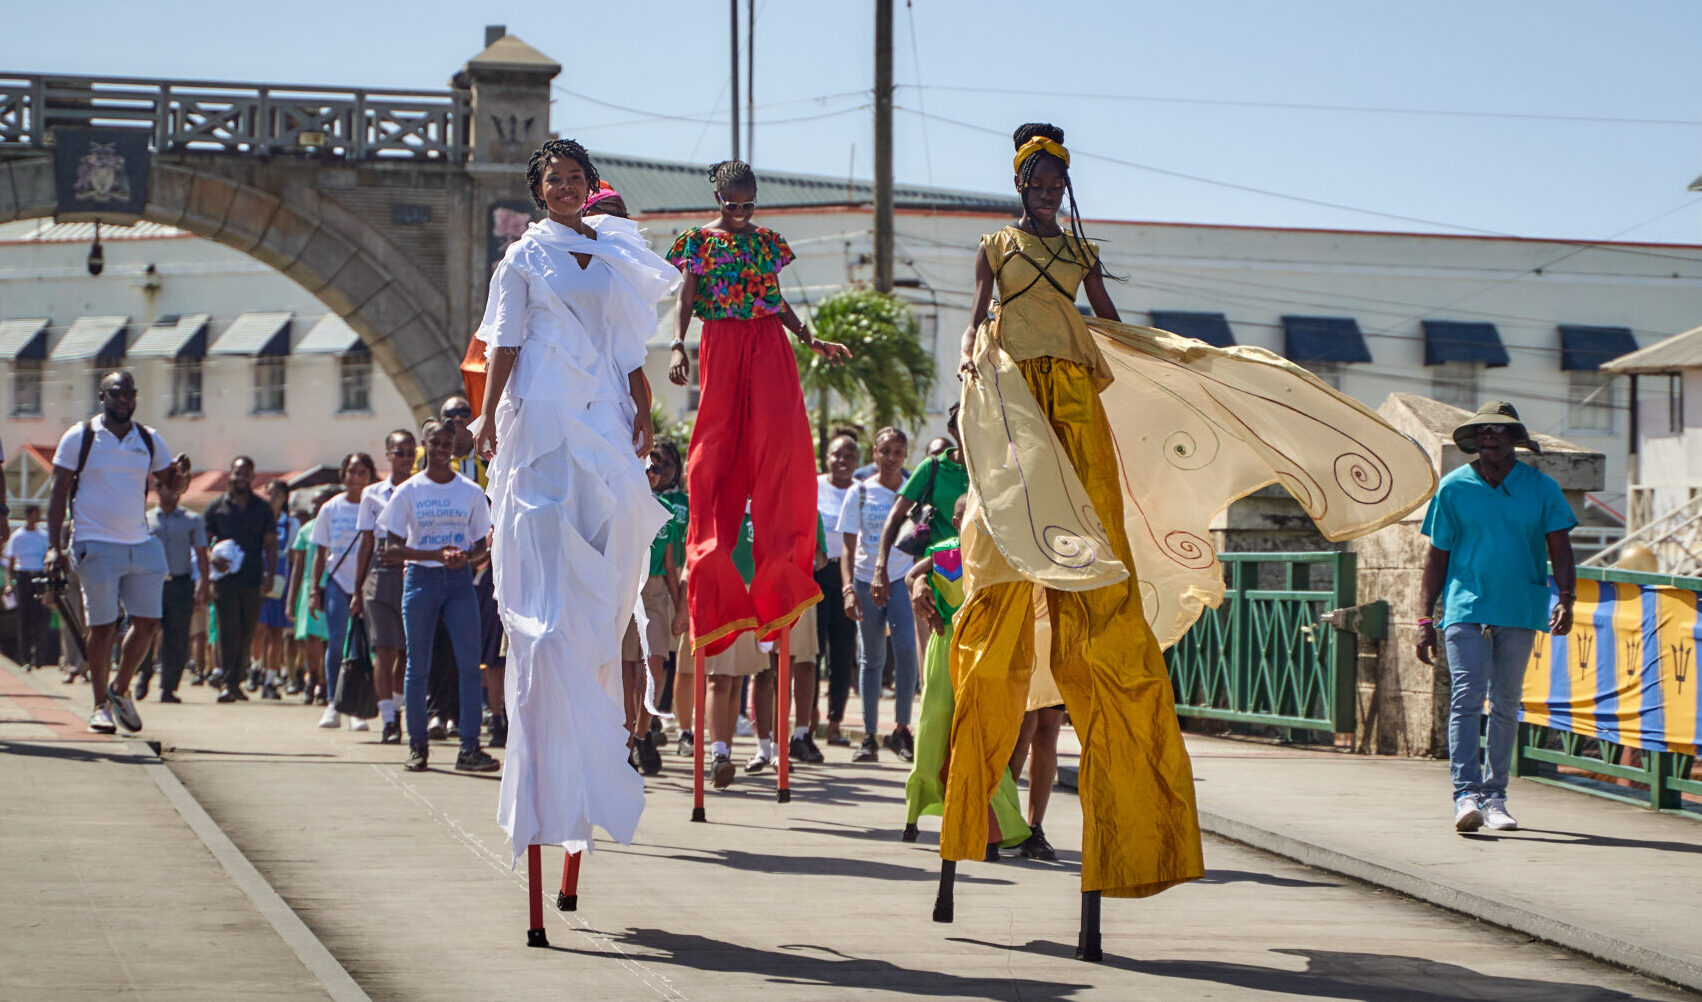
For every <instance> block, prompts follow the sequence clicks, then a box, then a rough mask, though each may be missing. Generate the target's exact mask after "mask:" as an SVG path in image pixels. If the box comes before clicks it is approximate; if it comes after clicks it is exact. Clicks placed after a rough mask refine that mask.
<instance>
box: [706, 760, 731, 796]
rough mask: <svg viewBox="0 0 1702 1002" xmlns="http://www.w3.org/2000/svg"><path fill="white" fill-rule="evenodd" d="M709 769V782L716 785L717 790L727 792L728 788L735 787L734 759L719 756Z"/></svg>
mask: <svg viewBox="0 0 1702 1002" xmlns="http://www.w3.org/2000/svg"><path fill="white" fill-rule="evenodd" d="M709 769H710V776H709V780H710V782H711V783H713V784H714V785H715V788H716V789H717V790H725V789H726V788H727V787H729V786H732V785H733V773H734V771H735V770H734V769H733V759H732V757H731V756H729V755H725V754H717V755H716V756H715V760H714V761H713V762H711V763H710V766H709Z"/></svg>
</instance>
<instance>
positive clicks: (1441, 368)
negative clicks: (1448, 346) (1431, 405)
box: [1430, 362, 1483, 411]
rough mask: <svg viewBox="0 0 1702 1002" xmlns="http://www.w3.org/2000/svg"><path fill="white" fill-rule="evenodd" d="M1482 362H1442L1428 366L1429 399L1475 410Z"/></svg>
mask: <svg viewBox="0 0 1702 1002" xmlns="http://www.w3.org/2000/svg"><path fill="white" fill-rule="evenodd" d="M1482 373H1483V363H1482V362H1443V363H1442V364H1441V365H1432V366H1430V397H1431V399H1433V400H1440V401H1442V402H1443V403H1445V404H1452V405H1453V406H1455V407H1463V408H1465V409H1466V410H1468V411H1475V410H1477V405H1478V377H1479V376H1480V375H1481V374H1482Z"/></svg>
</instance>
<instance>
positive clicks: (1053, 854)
mask: <svg viewBox="0 0 1702 1002" xmlns="http://www.w3.org/2000/svg"><path fill="white" fill-rule="evenodd" d="M1017 852H1020V853H1022V858H1023V859H1038V860H1040V861H1041V862H1043V863H1056V862H1057V861H1058V852H1057V850H1055V849H1053V848H1052V843H1050V842H1048V841H1046V833H1045V832H1044V831H1042V830H1041V828H1040V826H1039V825H1032V826H1030V827H1029V830H1028V839H1027V841H1025V842H1023V844H1022V845H1019V846H1017Z"/></svg>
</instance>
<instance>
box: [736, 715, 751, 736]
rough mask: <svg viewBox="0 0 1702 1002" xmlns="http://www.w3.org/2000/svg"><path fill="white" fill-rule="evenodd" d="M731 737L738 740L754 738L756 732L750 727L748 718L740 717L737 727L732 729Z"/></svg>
mask: <svg viewBox="0 0 1702 1002" xmlns="http://www.w3.org/2000/svg"><path fill="white" fill-rule="evenodd" d="M733 736H734V737H739V738H754V737H756V731H755V730H754V729H753V728H752V727H751V720H750V718H749V717H740V718H739V722H738V725H737V726H736V727H734V728H733Z"/></svg>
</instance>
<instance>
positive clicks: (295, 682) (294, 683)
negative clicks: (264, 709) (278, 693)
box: [284, 678, 307, 696]
mask: <svg viewBox="0 0 1702 1002" xmlns="http://www.w3.org/2000/svg"><path fill="white" fill-rule="evenodd" d="M305 688H307V687H306V686H304V685H302V684H301V679H299V678H296V679H291V680H290V684H289V686H288V687H286V688H285V689H284V695H286V696H299V695H301V690H303V689H305Z"/></svg>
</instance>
